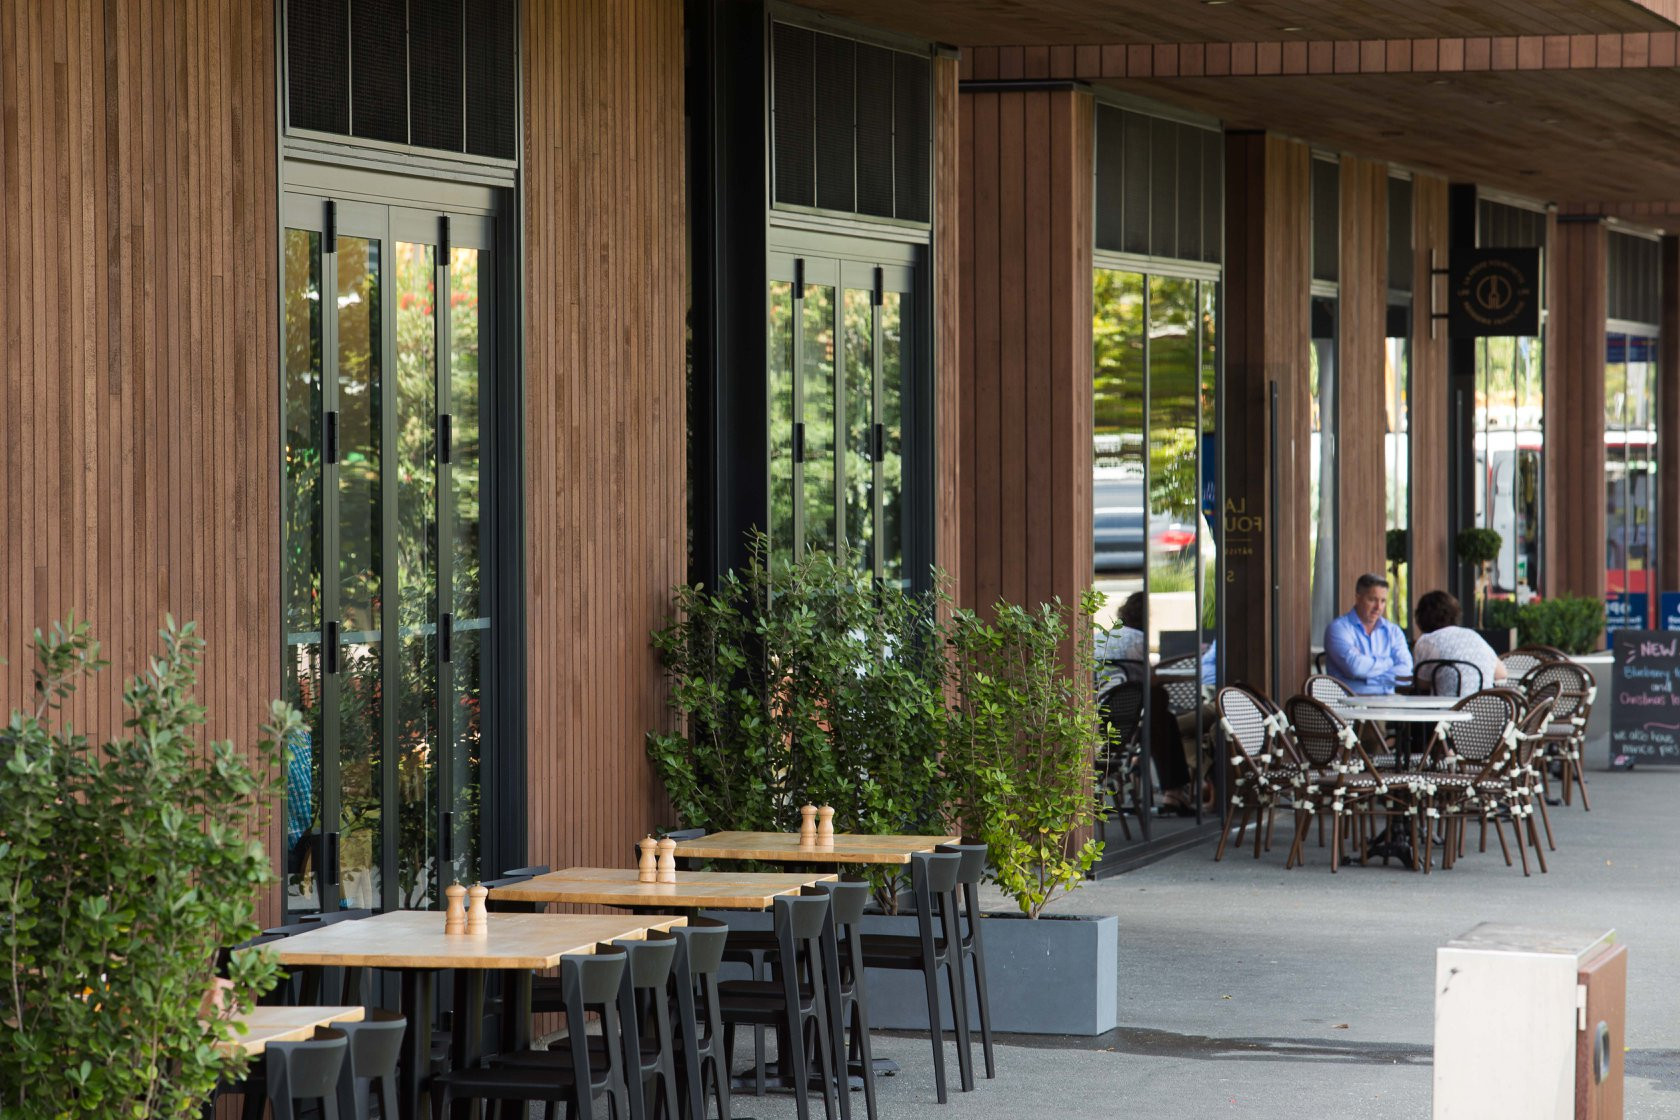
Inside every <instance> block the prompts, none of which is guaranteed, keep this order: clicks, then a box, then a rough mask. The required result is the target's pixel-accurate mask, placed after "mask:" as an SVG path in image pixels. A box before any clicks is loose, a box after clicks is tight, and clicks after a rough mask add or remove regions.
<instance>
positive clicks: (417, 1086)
mask: <svg viewBox="0 0 1680 1120" xmlns="http://www.w3.org/2000/svg"><path fill="white" fill-rule="evenodd" d="M401 975H402V1012H403V1015H404V1016H405V1017H407V1019H408V1029H407V1030H406V1031H404V1032H403V1045H402V1063H401V1070H400V1072H399V1074H398V1077H397V1103H398V1106H399V1109H400V1111H401V1112H402V1114H403V1115H404V1116H411V1117H414V1118H415V1120H418V1118H419V1116H420V1115H421V1113H420V1105H421V1102H422V1101H423V1100H424V1099H425V1098H424V1095H423V1094H424V1093H425V1089H426V1078H427V1074H428V1073H429V1072H430V1071H429V1068H428V1067H429V1066H430V1065H431V1061H432V998H431V996H432V974H431V972H430V971H428V970H424V969H414V968H405V969H403V970H402V974H401ZM427 1114H428V1115H429V1114H430V1109H429V1106H428V1112H427Z"/></svg>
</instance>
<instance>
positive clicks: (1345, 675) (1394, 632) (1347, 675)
mask: <svg viewBox="0 0 1680 1120" xmlns="http://www.w3.org/2000/svg"><path fill="white" fill-rule="evenodd" d="M1353 594H1354V599H1353V609H1352V610H1350V611H1348V613H1346V614H1344V615H1342V616H1341V617H1340V618H1336V619H1332V620H1331V622H1330V625H1328V626H1326V627H1325V628H1324V661H1325V671H1326V672H1328V673H1329V674H1330V675H1331V676H1332V677H1335V678H1336V679H1337V680H1339V681H1341V682H1342V683H1343V684H1345V685H1347V686H1348V688H1350V689H1352V690H1353V691H1354V692H1356V693H1358V694H1360V695H1362V696H1380V695H1383V694H1385V693H1390V692H1393V691H1394V680H1395V678H1396V677H1409V676H1411V675H1412V654H1411V651H1410V650H1408V649H1407V648H1406V634H1405V631H1403V630H1401V629H1400V627H1398V626H1396V625H1394V623H1392V622H1390V621H1389V620H1388V619H1386V618H1384V617H1383V612H1385V611H1386V610H1387V609H1388V581H1387V580H1386V579H1384V578H1383V577H1381V576H1375V575H1371V574H1369V573H1367V574H1365V575H1362V576H1360V577H1359V582H1358V583H1357V584H1355V585H1354V591H1353Z"/></svg>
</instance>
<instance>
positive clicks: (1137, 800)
mask: <svg viewBox="0 0 1680 1120" xmlns="http://www.w3.org/2000/svg"><path fill="white" fill-rule="evenodd" d="M1146 687H1147V685H1146V683H1145V682H1144V681H1143V680H1142V679H1138V680H1127V681H1122V682H1121V683H1120V684H1117V685H1114V686H1112V687H1111V688H1108V689H1106V690H1104V692H1103V693H1102V695H1100V696H1099V697H1097V712H1098V715H1099V718H1100V719H1101V721H1102V723H1101V726H1102V730H1101V738H1100V739H1099V740H1098V742H1097V751H1096V755H1097V787H1098V788H1099V789H1100V790H1102V791H1103V792H1104V793H1105V794H1107V795H1108V796H1109V797H1110V798H1111V799H1112V800H1113V803H1114V815H1115V816H1116V817H1118V818H1120V831H1121V832H1122V833H1123V834H1124V835H1125V837H1126V839H1128V840H1130V839H1131V838H1132V826H1131V825H1130V824H1128V823H1127V822H1126V795H1127V792H1128V789H1129V790H1130V792H1131V795H1132V807H1133V809H1134V811H1136V812H1137V814H1138V815H1139V817H1142V815H1143V801H1142V796H1141V792H1140V790H1139V787H1138V783H1137V781H1136V780H1134V778H1133V777H1132V771H1133V769H1134V768H1135V767H1136V765H1137V763H1138V760H1140V759H1141V757H1142V739H1141V738H1140V736H1139V731H1140V730H1141V728H1142V726H1143V701H1144V695H1145V692H1144V690H1145V688H1146ZM1145 827H1147V826H1145Z"/></svg>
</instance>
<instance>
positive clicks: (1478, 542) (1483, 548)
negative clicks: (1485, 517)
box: [1453, 528, 1505, 568]
mask: <svg viewBox="0 0 1680 1120" xmlns="http://www.w3.org/2000/svg"><path fill="white" fill-rule="evenodd" d="M1504 543H1505V538H1503V537H1501V536H1500V535H1499V530H1497V529H1477V528H1469V529H1461V530H1459V534H1458V536H1457V538H1455V539H1454V541H1453V547H1454V549H1455V550H1457V552H1458V558H1459V559H1460V560H1462V561H1463V562H1464V563H1466V564H1474V565H1475V566H1477V567H1478V568H1479V567H1481V566H1482V565H1483V564H1491V563H1493V561H1495V560H1497V559H1498V558H1499V549H1500V547H1501V546H1502V545H1504Z"/></svg>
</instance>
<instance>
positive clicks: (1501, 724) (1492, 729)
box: [1447, 689, 1517, 765]
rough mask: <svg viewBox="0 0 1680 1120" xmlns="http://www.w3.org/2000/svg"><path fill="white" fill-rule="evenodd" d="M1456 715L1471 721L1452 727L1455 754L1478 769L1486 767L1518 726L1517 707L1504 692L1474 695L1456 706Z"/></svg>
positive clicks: (1487, 691) (1449, 732)
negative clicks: (1459, 713)
mask: <svg viewBox="0 0 1680 1120" xmlns="http://www.w3.org/2000/svg"><path fill="white" fill-rule="evenodd" d="M1452 710H1453V711H1455V712H1468V713H1469V714H1470V717H1471V718H1470V719H1469V720H1467V721H1465V722H1463V723H1454V724H1451V725H1450V727H1449V730H1448V732H1447V733H1448V735H1449V736H1451V738H1452V748H1453V753H1454V754H1456V755H1458V757H1460V758H1462V759H1465V760H1467V761H1469V762H1472V763H1475V764H1477V765H1485V764H1486V763H1487V762H1488V761H1490V760H1491V759H1492V758H1493V756H1494V753H1495V752H1496V751H1498V750H1499V748H1500V746H1501V745H1502V744H1503V743H1504V742H1505V740H1506V735H1507V733H1508V732H1509V731H1510V730H1511V728H1512V727H1513V726H1514V725H1515V723H1516V719H1517V704H1516V701H1514V700H1513V699H1512V698H1511V695H1510V693H1508V692H1506V691H1504V690H1493V689H1486V690H1483V691H1481V692H1473V693H1471V694H1470V695H1469V696H1466V697H1465V698H1464V699H1462V700H1460V701H1459V702H1458V703H1456V704H1454V705H1453V708H1452Z"/></svg>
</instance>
